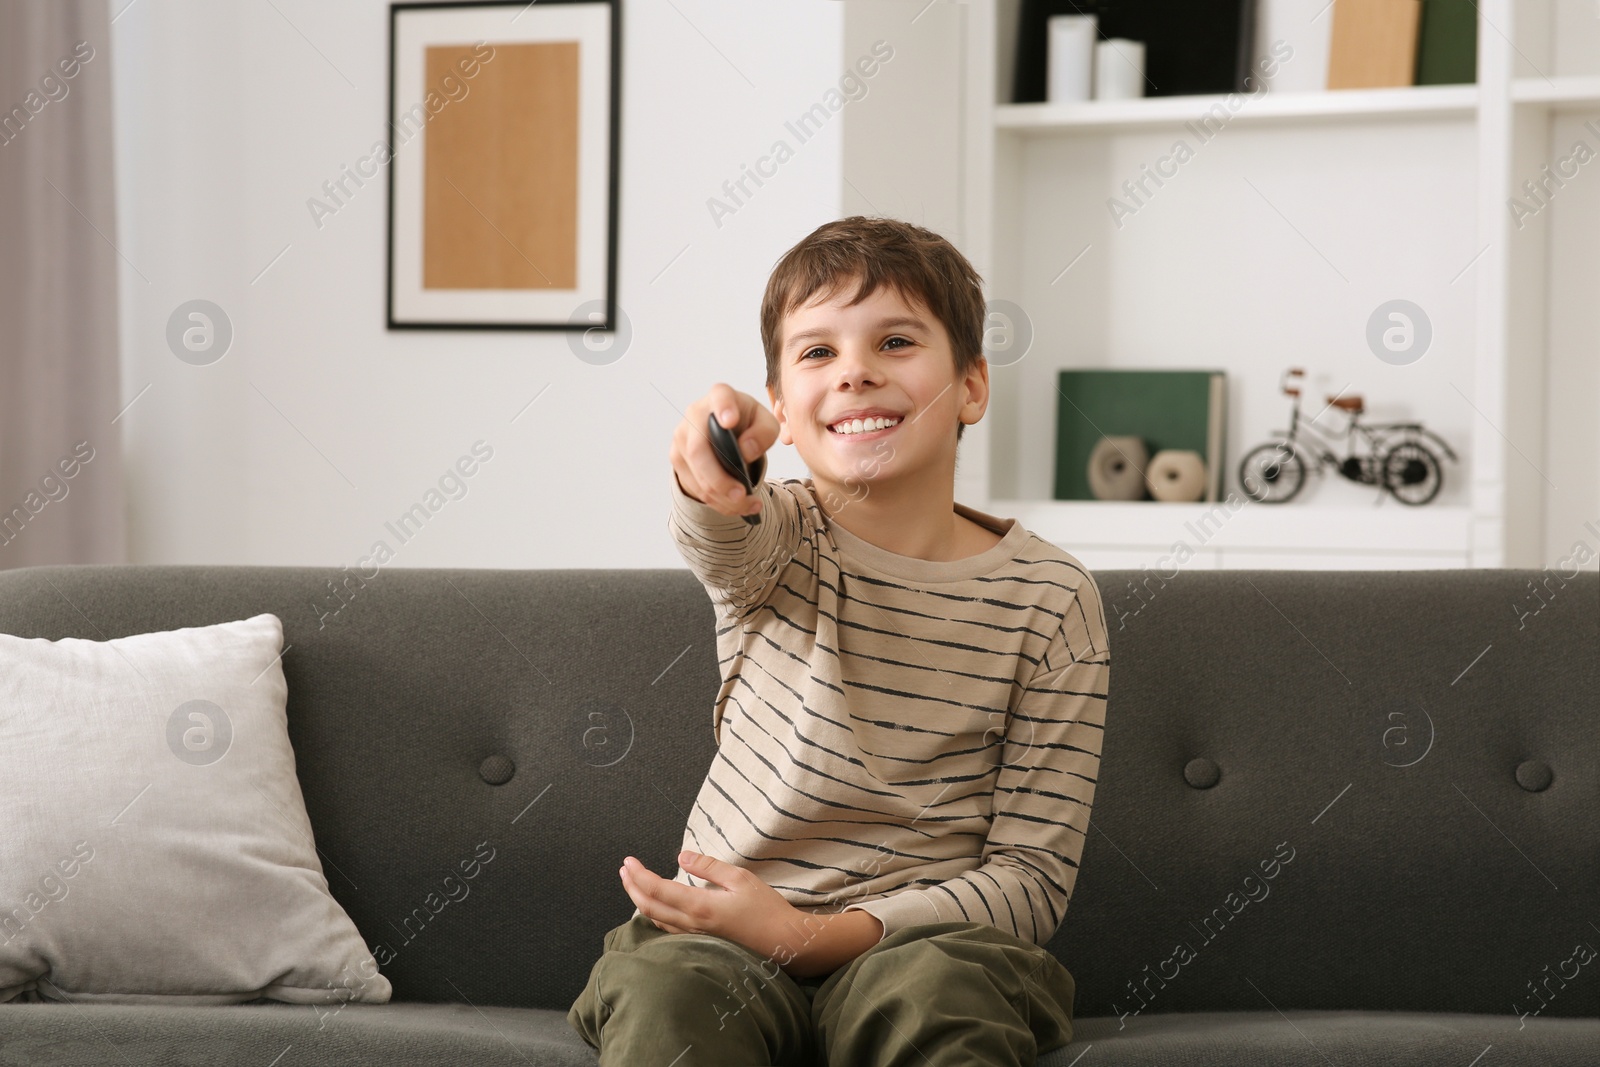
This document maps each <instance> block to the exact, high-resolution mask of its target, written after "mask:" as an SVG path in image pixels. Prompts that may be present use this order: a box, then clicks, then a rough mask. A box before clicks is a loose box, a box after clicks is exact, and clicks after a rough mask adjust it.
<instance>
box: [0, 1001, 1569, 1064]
mask: <svg viewBox="0 0 1600 1067" xmlns="http://www.w3.org/2000/svg"><path fill="white" fill-rule="evenodd" d="M318 1010H319V1009H312V1008H310V1007H304V1006H299V1005H288V1004H244V1005H238V1006H234V1007H220V1008H219V1007H207V1008H191V1007H140V1006H127V1005H110V1004H95V1005H81V1004H18V1005H12V1006H10V1007H9V1008H8V1010H7V1015H6V1024H7V1029H6V1032H5V1033H4V1035H3V1036H0V1064H5V1065H8V1067H9V1065H11V1064H19V1065H20V1064H28V1065H37V1067H67V1065H72V1067H79V1065H84V1067H89V1065H99V1064H105V1065H113V1064H120V1065H132V1064H140V1065H143V1064H196V1065H201V1064H204V1065H208V1067H209V1065H216V1067H226V1065H229V1064H251V1065H255V1067H265V1065H272V1067H313V1065H320V1064H328V1065H348V1064H373V1065H376V1067H410V1065H418V1067H422V1065H428V1067H449V1065H454V1064H460V1065H462V1067H468V1065H471V1067H494V1065H497V1064H504V1065H506V1067H593V1065H594V1064H595V1063H597V1062H598V1057H597V1056H596V1054H595V1052H594V1051H593V1050H592V1049H590V1048H589V1046H588V1045H586V1044H584V1042H583V1039H582V1038H580V1037H579V1036H578V1035H577V1034H576V1033H574V1032H573V1031H572V1029H571V1028H570V1027H568V1026H567V1020H566V1015H565V1013H563V1012H558V1011H551V1010H548V1009H541V1008H497V1007H483V1008H474V1007H471V1006H468V1005H463V1004H419V1003H408V1004H382V1005H372V1004H351V1005H349V1006H347V1007H345V1008H344V1009H343V1010H342V1011H339V1012H337V1013H336V1014H333V1015H330V1016H329V1017H328V1018H327V1020H326V1022H325V1025H322V1027H321V1029H319V1028H318V1027H319V1023H321V1022H322V1020H320V1019H319V1016H318V1014H317V1012H318ZM1075 1025H1076V1031H1077V1032H1076V1036H1075V1038H1074V1040H1073V1042H1072V1043H1071V1044H1069V1045H1067V1046H1066V1047H1065V1048H1060V1049H1056V1050H1055V1051H1053V1052H1050V1053H1046V1054H1045V1055H1043V1056H1040V1057H1039V1060H1038V1065H1039V1067H1067V1065H1068V1064H1072V1063H1077V1062H1079V1057H1080V1056H1084V1057H1085V1058H1084V1059H1083V1060H1082V1061H1081V1062H1082V1063H1083V1064H1084V1065H1085V1067H1088V1065H1089V1064H1093V1065H1094V1067H1121V1065H1128V1067H1133V1065H1149V1064H1161V1065H1162V1067H1256V1065H1260V1067H1328V1065H1329V1064H1333V1065H1334V1067H1435V1065H1437V1067H1470V1065H1473V1064H1475V1063H1476V1064H1483V1065H1489V1064H1492V1067H1517V1065H1522V1064H1526V1065H1529V1067H1534V1065H1537V1067H1593V1065H1594V1064H1596V1063H1597V1062H1600V1019H1540V1018H1529V1019H1527V1020H1526V1022H1525V1025H1524V1026H1523V1027H1522V1029H1520V1030H1519V1029H1518V1020H1517V1018H1516V1017H1515V1016H1510V1015H1458V1014H1447V1013H1413V1012H1383V1011H1290V1012H1286V1013H1284V1014H1279V1013H1277V1012H1274V1011H1264V1012H1174V1013H1170V1014H1164V1015H1141V1016H1134V1017H1129V1018H1128V1019H1125V1020H1119V1019H1117V1018H1114V1017H1109V1016H1104V1017H1098V1018H1089V1019H1079V1020H1077V1022H1076V1024H1075ZM1091 1050H1092V1055H1086V1054H1089V1053H1091ZM1486 1050H1487V1051H1488V1055H1487V1056H1484V1057H1483V1059H1482V1060H1481V1061H1480V1060H1479V1059H1478V1057H1479V1056H1480V1055H1481V1054H1483V1053H1484V1052H1485V1051H1486Z"/></svg>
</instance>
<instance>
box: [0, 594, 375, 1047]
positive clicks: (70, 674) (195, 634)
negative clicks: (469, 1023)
mask: <svg viewBox="0 0 1600 1067" xmlns="http://www.w3.org/2000/svg"><path fill="white" fill-rule="evenodd" d="M282 652H283V624H282V623H281V622H280V621H279V620H278V618H277V616H275V615H257V616H255V617H254V618H250V619H244V620H241V621H239V622H226V623H219V624H217V625H215V626H197V627H191V628H187V629H181V630H171V631H166V632H162V633H150V634H138V635H136V636H133V637H123V638H118V639H117V640H114V641H84V640H79V639H77V638H67V639H65V640H61V641H47V640H44V639H42V638H21V637H13V636H11V635H7V634H0V1002H3V1001H11V1000H25V1001H34V1000H53V1001H61V1000H65V1001H83V1002H102V1003H111V1004H144V1003H172V1004H235V1003H240V1002H243V1001H248V1000H254V999H257V998H265V999H268V1000H280V1001H288V1002H290V1003H295V1004H325V1003H333V1002H341V1003H342V1002H345V1001H350V1000H355V1001H365V1002H368V1003H373V1004H382V1003H385V1002H387V1001H388V1000H389V995H390V987H389V980H388V979H387V978H385V977H383V975H381V974H379V973H378V967H377V962H376V961H375V960H374V959H373V958H372V954H371V953H370V952H368V951H367V947H366V945H365V944H364V943H363V942H362V939H361V935H360V933H359V932H358V931H357V930H356V927H355V924H354V923H352V922H351V921H350V917H349V916H348V915H347V914H345V911H344V909H343V908H341V907H340V906H339V904H338V902H337V901H335V900H334V899H333V897H332V896H331V895H330V894H329V892H328V882H327V879H326V878H325V877H324V876H323V872H322V865H321V863H320V862H319V861H318V857H317V852H316V848H315V844H314V842H313V840H312V834H311V822H310V820H309V819H308V818H307V817H306V810H305V801H304V799H303V798H302V797H301V794H300V782H299V779H298V778H296V777H295V762H294V750H293V748H291V747H290V744H289V734H288V719H287V716H286V715H285V707H286V703H287V700H288V685H287V683H286V682H285V681H284V676H283V666H282V663H281V658H282ZM3 1025H4V1024H3V1023H0V1027H3Z"/></svg>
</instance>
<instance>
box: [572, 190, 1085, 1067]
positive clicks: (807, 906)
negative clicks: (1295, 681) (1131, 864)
mask: <svg viewBox="0 0 1600 1067" xmlns="http://www.w3.org/2000/svg"><path fill="white" fill-rule="evenodd" d="M981 285H982V283H981V280H980V279H979V277H978V275H977V274H976V272H975V271H974V270H973V269H972V266H971V265H970V264H969V263H968V262H967V261H966V259H965V258H964V257H963V256H962V255H961V254H960V253H959V252H958V251H957V250H956V249H955V248H954V247H952V246H951V245H950V244H949V243H948V242H947V241H945V240H944V239H943V238H942V237H939V236H938V235H937V234H934V233H931V232H930V231H928V230H925V229H923V228H921V227H919V226H914V225H911V224H909V223H904V222H900V221H896V220H891V219H877V218H864V217H860V216H856V217H852V218H847V219H841V220H839V221H837V222H832V223H828V224H826V225H823V226H821V227H819V228H818V229H817V230H816V231H815V232H813V233H812V234H811V235H810V236H808V237H806V238H805V239H804V240H802V241H801V242H800V243H799V244H798V245H796V246H795V247H794V248H793V249H791V250H790V251H789V252H788V253H786V254H785V255H784V257H783V258H782V259H781V260H780V261H779V263H778V265H777V267H776V268H775V270H774V271H773V274H772V276H771V278H770V279H769V281H768V284H767V290H766V295H765V297H764V299H763V301H762V307H761V339H762V344H763V346H764V347H765V350H766V360H767V393H768V397H769V399H770V401H771V407H772V410H771V411H770V412H769V411H768V410H766V408H765V407H763V406H762V405H761V404H760V403H759V402H758V401H757V400H756V399H755V398H754V397H751V396H749V395H747V394H744V393H740V392H737V391H735V390H733V389H732V388H730V387H729V386H727V385H725V384H722V383H718V384H717V385H715V386H714V387H713V388H712V389H711V391H710V392H709V393H708V394H707V395H706V396H705V397H704V398H702V399H701V400H698V401H696V402H695V403H694V404H692V405H690V407H689V409H688V411H687V413H686V418H685V420H684V421H683V422H682V423H681V424H679V426H678V428H677V430H676V432H675V434H674V437H673V443H672V448H671V450H670V459H671V463H672V467H673V472H674V474H673V485H672V488H671V497H672V509H671V514H670V519H669V524H668V528H669V530H670V531H671V534H672V536H673V538H674V540H675V541H676V543H677V545H678V547H679V549H680V551H681V552H682V553H683V555H684V557H685V559H686V560H687V562H688V564H689V566H690V568H691V569H692V570H693V572H694V574H695V576H696V577H697V578H698V579H699V580H700V581H701V583H702V584H703V585H704V586H705V588H706V591H707V593H708V594H709V595H710V597H711V600H712V602H713V604H714V606H715V607H716V609H717V649H718V660H719V662H720V663H721V665H722V674H723V683H722V686H721V688H720V689H719V691H718V693H717V697H716V703H715V707H714V713H713V730H714V733H715V736H716V740H717V746H718V751H717V755H716V757H715V759H714V760H713V762H712V765H711V769H710V770H709V772H708V773H707V775H706V780H705V783H704V785H703V786H702V787H701V790H700V794H699V798H698V799H697V800H696V802H695V805H694V809H693V811H692V812H691V813H690V816H689V820H688V825H687V827H686V828H685V832H684V842H683V844H684V849H685V851H684V852H682V853H680V854H679V857H678V859H679V864H680V866H679V868H678V872H677V874H676V875H674V877H673V878H671V879H665V878H662V877H659V876H658V875H656V874H654V873H652V872H651V871H649V870H647V869H646V868H644V867H643V866H642V865H640V864H639V863H638V861H637V860H635V859H634V858H633V857H631V856H630V857H627V858H626V859H625V861H624V864H623V867H622V869H621V870H620V871H619V872H618V873H619V877H620V878H621V880H622V884H623V888H624V889H625V890H626V892H627V893H628V895H629V897H630V898H631V899H632V900H633V902H634V904H635V910H634V913H633V915H632V916H631V917H630V918H629V919H628V920H627V921H626V922H624V923H623V924H622V925H620V926H618V927H615V928H613V929H612V930H611V931H610V932H609V933H608V934H607V935H606V938H605V951H604V953H603V954H602V956H601V959H600V960H599V961H598V962H597V963H596V964H595V966H594V969H593V971H592V972H591V974H590V978H589V983H588V985H587V986H586V987H585V989H584V991H583V993H582V994H581V995H580V997H579V999H578V1000H577V1001H576V1002H575V1003H574V1004H573V1006H572V1008H571V1009H570V1011H569V1013H568V1021H569V1023H570V1024H571V1025H572V1026H573V1027H574V1028H575V1029H577V1030H578V1032H579V1033H580V1034H581V1035H582V1036H583V1037H584V1038H585V1040H586V1041H587V1042H588V1043H589V1044H590V1045H592V1046H594V1047H596V1048H599V1049H600V1051H601V1056H602V1059H603V1061H604V1062H613V1063H619V1064H621V1063H630V1064H632V1063H638V1064H645V1063H657V1064H661V1065H663V1067H665V1065H666V1064H668V1063H671V1064H673V1065H674V1067H688V1065H690V1064H735V1063H737V1064H749V1063H796V1064H810V1063H812V1062H819V1063H820V1062H827V1063H832V1064H852V1065H860V1067H868V1065H871V1064H876V1063H890V1062H893V1063H911V1062H915V1063H919V1064H921V1063H924V1062H927V1063H933V1064H946V1063H948V1064H957V1063H960V1064H974V1063H983V1064H1001V1063H1018V1064H1028V1063H1032V1062H1034V1058H1035V1056H1036V1055H1037V1053H1039V1052H1044V1051H1049V1050H1051V1049H1054V1048H1058V1047H1060V1046H1061V1045H1064V1044H1066V1043H1067V1042H1069V1041H1070V1040H1071V1037H1072V1025H1071V1012H1072V1000H1073V995H1074V983H1073V979H1072V976H1071V975H1070V973H1068V972H1067V970H1066V969H1065V968H1064V967H1063V966H1062V965H1061V963H1060V962H1059V961H1057V960H1056V959H1055V957H1054V956H1053V955H1052V954H1051V953H1050V952H1048V951H1047V950H1046V949H1045V948H1044V947H1043V946H1044V945H1045V943H1046V942H1047V941H1049V939H1050V938H1051V936H1052V935H1053V934H1054V933H1055V931H1056V930H1057V928H1058V927H1059V926H1060V924H1061V922H1062V919H1063V917H1064V915H1065V912H1066V907H1067V901H1068V899H1069V898H1070V896H1071V894H1072V889H1073V886H1074V884H1075V882H1076V878H1077V867H1078V860H1079V857H1080V856H1081V854H1082V851H1083V845H1084V840H1085V835H1086V834H1087V831H1088V825H1089V814H1090V807H1091V804H1092V802H1093V799H1094V790H1095V783H1096V778H1097V775H1098V771H1099V762H1100V750H1101V736H1102V734H1103V732H1104V726H1105V705H1106V694H1107V688H1108V684H1109V675H1110V664H1111V659H1110V652H1109V648H1108V640H1107V633H1106V625H1105V617H1104V613H1103V611H1102V608H1101V601H1100V594H1099V590H1098V587H1097V586H1096V584H1095V581H1094V579H1093V577H1092V576H1091V575H1090V574H1089V572H1088V571H1087V570H1085V569H1084V568H1083V566H1082V565H1081V564H1080V563H1079V562H1078V561H1077V559H1075V558H1074V557H1073V556H1072V555H1070V554H1068V553H1067V552H1064V551H1062V550H1061V549H1060V548H1058V547H1057V546H1055V545H1053V544H1051V543H1049V542H1047V541H1045V540H1043V539H1041V538H1039V537H1037V536H1035V535H1034V534H1032V533H1030V532H1028V531H1027V530H1026V529H1024V528H1023V526H1022V525H1021V524H1020V523H1019V522H1017V521H1016V520H1015V519H999V518H996V517H994V516H992V515H988V514H985V513H983V512H979V511H975V510H973V509H972V508H969V507H967V506H966V505H963V504H959V503H955V501H954V499H953V498H954V482H955V461H956V445H957V442H958V441H959V440H960V438H961V432H962V429H963V427H964V426H965V425H966V424H968V423H974V422H977V421H978V420H979V419H980V418H982V416H983V412H984V409H985V407H986V406H987V403H988V385H989V375H988V364H987V362H986V361H985V359H984V356H983V352H982V331H983V321H984V317H985V303H984V298H983V294H982V289H981ZM711 413H715V415H716V417H717V419H718V421H719V422H720V423H721V424H722V425H723V426H726V427H728V428H729V429H730V430H732V431H734V433H735V435H736V437H737V439H738V441H739V444H740V448H741V450H742V453H743V455H744V456H745V458H746V460H751V459H754V458H755V457H757V456H761V455H763V454H765V452H766V451H767V449H768V448H770V447H771V446H772V445H773V443H774V442H775V441H777V440H781V441H782V442H783V443H784V444H792V445H794V446H795V448H796V449H798V450H799V452H800V455H801V458H802V459H804V460H805V463H806V466H807V468H808V470H809V471H810V474H811V476H810V477H809V478H805V479H783V480H771V479H768V480H765V481H762V482H761V483H760V484H759V485H758V486H757V487H756V491H755V492H754V493H753V494H747V493H746V491H745V490H744V488H743V486H742V484H741V483H740V482H739V481H738V480H737V479H734V478H732V477H730V476H729V475H728V474H727V473H726V472H725V471H724V470H723V469H722V467H721V466H720V464H719V463H718V462H717V459H716V457H715V455H714V453H713V451H712V448H711V445H710V442H709V439H708V437H707V434H706V419H707V416H708V414H711ZM747 514H759V516H760V522H759V523H758V524H756V525H749V524H747V523H746V521H745V520H744V518H743V516H744V515H747ZM602 1035H603V1038H604V1040H603V1042H602Z"/></svg>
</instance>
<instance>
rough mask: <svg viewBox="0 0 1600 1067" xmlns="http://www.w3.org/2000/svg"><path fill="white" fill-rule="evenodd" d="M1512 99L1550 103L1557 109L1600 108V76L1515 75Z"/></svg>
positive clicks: (1552, 107) (1528, 102)
mask: <svg viewBox="0 0 1600 1067" xmlns="http://www.w3.org/2000/svg"><path fill="white" fill-rule="evenodd" d="M1511 99H1512V101H1513V102H1515V103H1518V104H1548V105H1550V107H1551V109H1552V110H1555V111H1569V110H1570V111H1578V110H1582V109H1584V108H1589V107H1600V75H1595V74H1575V75H1574V74H1568V75H1560V76H1557V77H1554V78H1515V79H1513V80H1512V82H1511Z"/></svg>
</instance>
